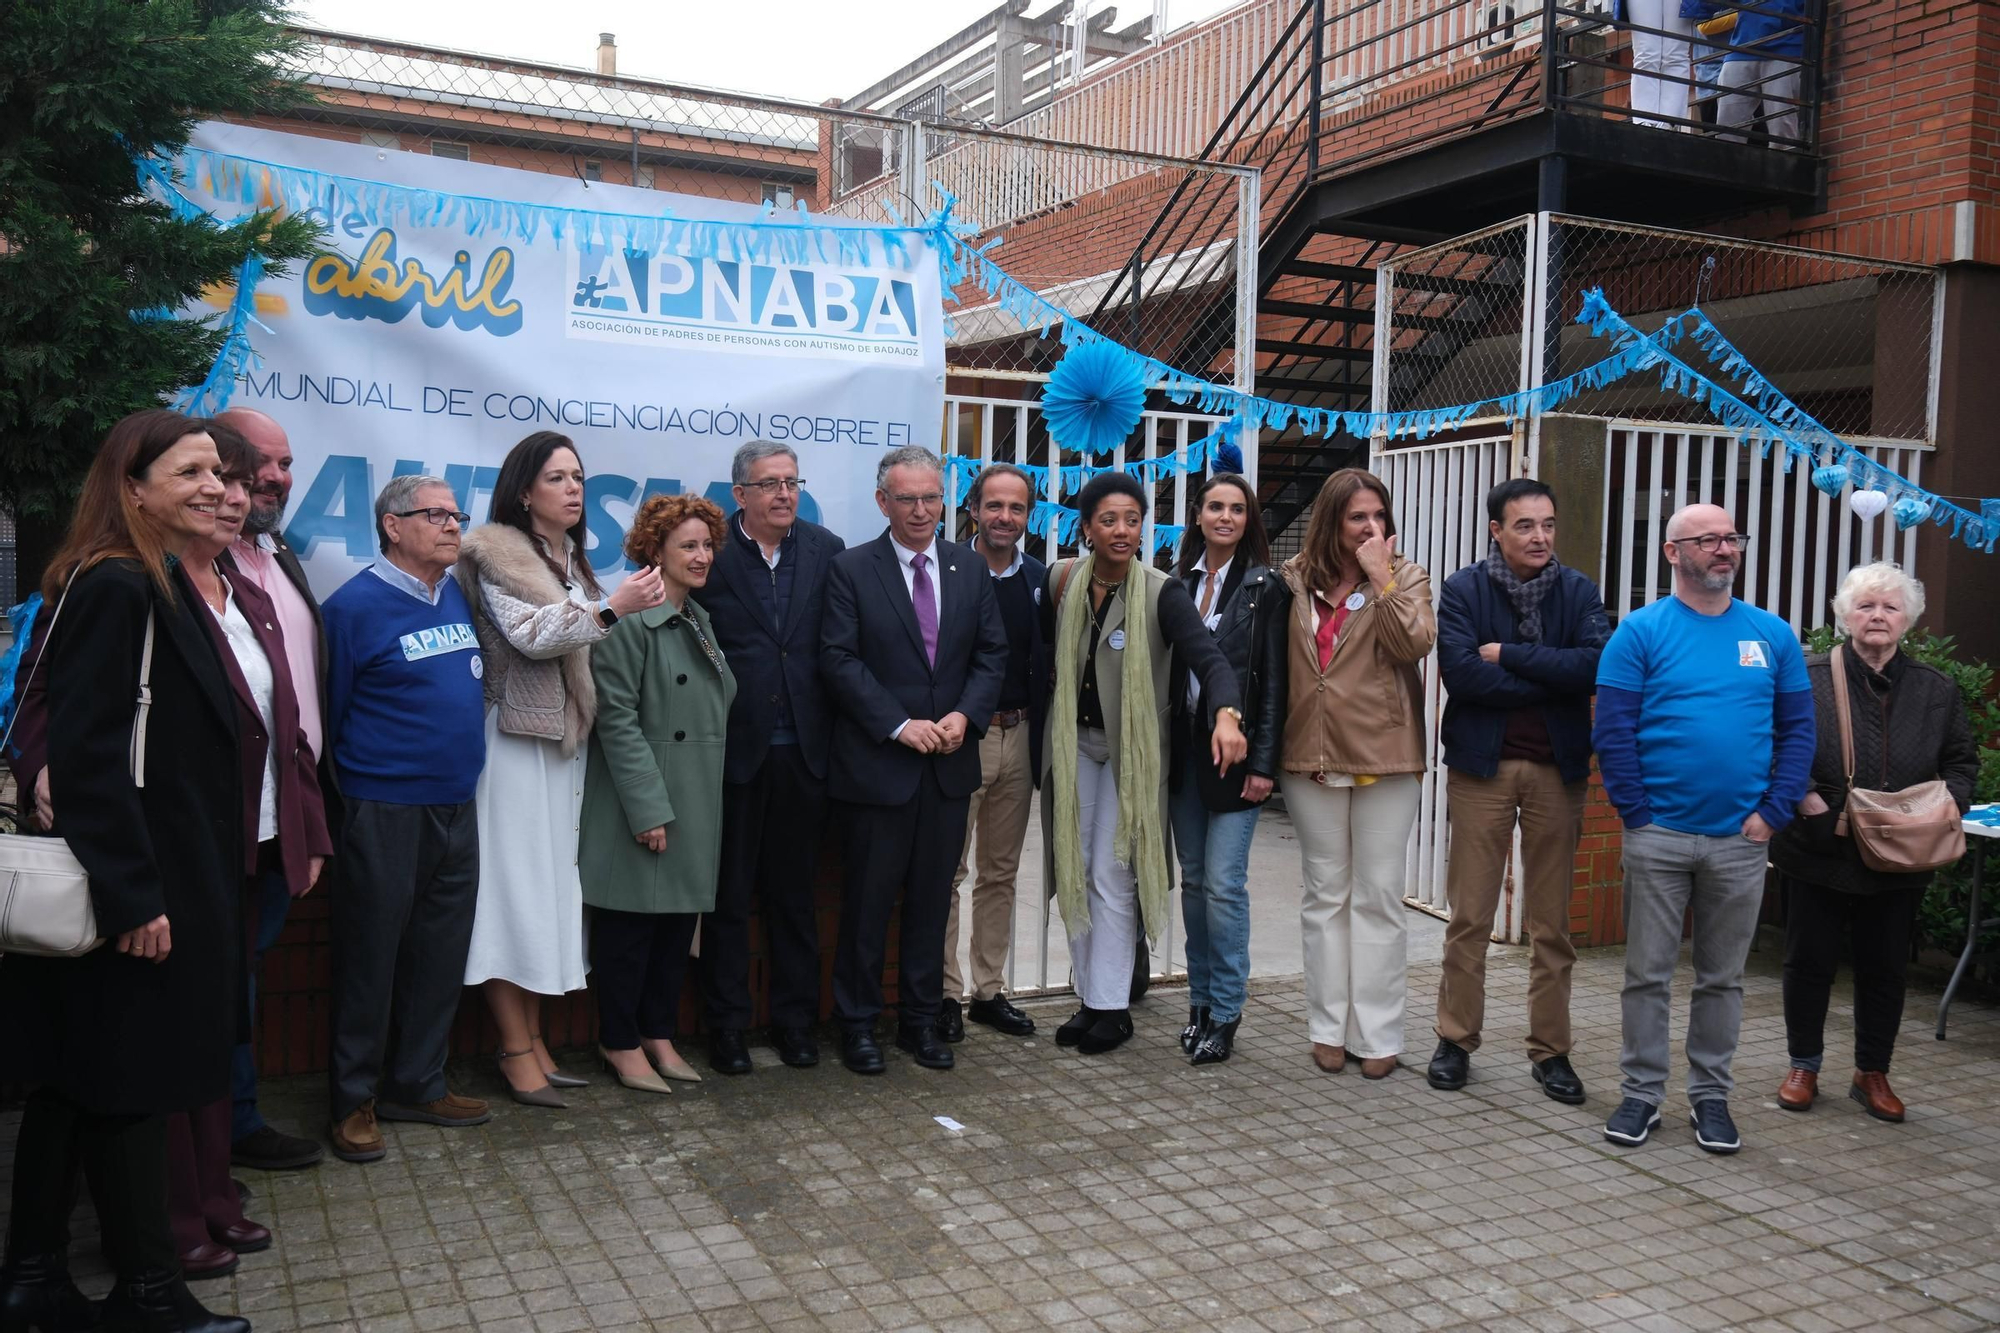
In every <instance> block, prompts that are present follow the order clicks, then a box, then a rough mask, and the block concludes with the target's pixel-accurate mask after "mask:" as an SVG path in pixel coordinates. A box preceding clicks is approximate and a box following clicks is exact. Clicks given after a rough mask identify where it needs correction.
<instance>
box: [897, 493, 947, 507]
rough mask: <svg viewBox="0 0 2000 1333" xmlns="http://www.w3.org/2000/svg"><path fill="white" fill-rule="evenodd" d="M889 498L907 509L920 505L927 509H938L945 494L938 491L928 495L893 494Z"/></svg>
mask: <svg viewBox="0 0 2000 1333" xmlns="http://www.w3.org/2000/svg"><path fill="white" fill-rule="evenodd" d="M889 498H890V499H891V500H893V501H895V502H896V503H897V504H899V505H901V506H902V507H903V508H905V509H916V508H918V507H920V506H921V507H922V508H925V509H936V508H937V507H938V506H939V505H941V504H943V503H944V496H943V495H942V494H940V493H939V492H937V491H932V492H930V493H929V494H927V495H892V496H890V497H889Z"/></svg>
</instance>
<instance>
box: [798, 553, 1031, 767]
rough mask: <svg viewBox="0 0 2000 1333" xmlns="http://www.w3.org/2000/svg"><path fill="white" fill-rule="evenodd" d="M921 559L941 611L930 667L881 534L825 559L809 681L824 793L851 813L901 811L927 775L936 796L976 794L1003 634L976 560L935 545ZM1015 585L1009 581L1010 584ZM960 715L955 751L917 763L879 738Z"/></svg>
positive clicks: (1000, 677) (996, 696) (986, 577)
mask: <svg viewBox="0 0 2000 1333" xmlns="http://www.w3.org/2000/svg"><path fill="white" fill-rule="evenodd" d="M931 555H932V556H933V557H934V560H935V564H934V568H935V570H936V573H937V577H938V579H939V580H940V581H939V584H938V588H939V592H940V594H941V601H942V603H943V605H942V608H941V614H940V616H939V618H938V642H937V663H936V665H935V666H933V665H932V664H931V663H930V662H928V661H926V660H925V659H924V641H923V636H922V632H921V631H920V630H918V628H917V613H916V608H915V607H913V606H912V605H911V604H910V593H909V589H908V588H907V587H906V586H905V585H904V583H903V571H902V569H901V567H900V566H899V565H898V564H897V562H896V552H895V548H894V545H893V544H892V543H891V541H890V539H889V534H888V533H887V532H886V531H885V532H883V534H882V535H881V536H880V537H877V538H876V539H875V540H874V541H872V542H869V543H868V544H867V545H866V546H856V547H854V548H852V549H850V550H846V551H843V552H841V553H840V554H839V555H837V556H835V557H834V560H833V563H832V566H831V567H830V569H829V570H828V573H827V580H826V621H825V628H824V634H823V637H822V640H821V646H820V657H819V660H820V673H821V675H822V676H823V677H824V679H825V682H826V691H827V694H828V696H829V698H830V700H831V702H832V704H833V708H834V719H833V749H832V753H831V754H830V756H829V758H828V768H829V772H830V779H829V786H830V788H831V790H832V791H833V793H834V794H835V795H837V796H838V797H839V798H840V799H841V800H844V801H851V802H854V803H855V804H858V805H901V804H903V803H904V802H906V801H908V800H910V799H911V798H913V797H914V796H915V795H916V794H917V783H918V782H919V781H920V780H921V779H922V777H923V773H924V769H925V767H926V766H929V767H930V768H931V770H932V771H933V772H934V773H935V774H936V776H937V782H938V786H939V787H940V788H941V789H943V791H944V794H945V795H946V796H953V797H957V796H970V795H972V793H973V792H975V791H977V790H979V784H980V781H981V777H980V771H979V747H978V746H976V745H973V744H970V743H969V742H971V741H974V740H977V739H978V738H979V737H981V736H984V735H985V734H986V727H987V724H988V723H990V722H991V721H992V720H993V710H994V708H995V707H996V706H997V705H998V704H999V702H1000V685H1001V682H1002V681H1004V680H1005V679H1006V675H1007V632H1006V629H1005V628H1004V627H1003V625H1002V624H1001V621H1000V603H999V600H998V599H997V598H996V597H995V596H994V595H993V576H992V575H991V574H989V573H988V572H987V569H986V558H985V557H984V556H982V555H980V554H979V553H978V552H976V551H973V550H971V549H970V548H968V547H964V546H960V545H958V544H957V543H956V542H948V541H943V540H939V541H937V542H935V543H933V544H932V547H931ZM1017 577H1018V576H1017ZM947 713H962V714H964V715H965V720H966V723H967V727H966V731H967V735H966V740H967V742H968V743H967V744H964V745H961V746H959V747H958V749H957V750H955V751H953V752H952V753H950V754H940V755H927V754H919V753H917V752H916V751H915V750H912V749H911V748H910V747H909V746H907V745H904V744H903V743H902V742H901V741H899V740H896V739H895V738H894V737H893V736H892V734H891V733H893V732H894V731H895V730H896V728H897V727H899V726H901V725H902V724H903V723H904V722H905V721H907V720H909V719H911V718H921V719H923V720H925V721H929V722H935V721H937V720H938V719H940V718H942V717H944V716H945V715H946V714H947Z"/></svg>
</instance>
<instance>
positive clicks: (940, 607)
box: [889, 536, 944, 740]
mask: <svg viewBox="0 0 2000 1333" xmlns="http://www.w3.org/2000/svg"><path fill="white" fill-rule="evenodd" d="M889 548H890V549H891V550H893V551H894V552H895V553H896V567H897V568H898V569H900V570H902V571H903V591H904V592H905V593H907V594H909V598H910V605H911V607H913V608H914V607H915V606H916V604H917V567H916V566H915V565H912V564H911V563H910V561H911V560H912V559H914V558H915V557H917V556H920V555H921V556H924V557H925V558H926V563H925V565H924V573H926V574H928V575H930V580H931V606H932V608H933V609H934V610H935V611H936V612H937V624H938V632H939V633H943V632H944V580H943V579H942V578H940V577H939V575H938V561H937V543H936V542H932V543H931V544H930V548H929V549H928V550H924V551H912V550H911V549H910V548H909V547H907V546H905V545H903V544H902V543H901V542H899V541H897V540H896V539H895V537H893V536H892V537H890V538H889ZM913 614H914V612H913ZM909 725H910V719H909V718H904V719H903V720H902V721H901V722H898V723H897V724H896V729H895V730H894V731H892V732H890V733H889V739H890V740H894V739H896V738H897V737H898V736H900V735H902V734H903V728H904V727H907V726H909Z"/></svg>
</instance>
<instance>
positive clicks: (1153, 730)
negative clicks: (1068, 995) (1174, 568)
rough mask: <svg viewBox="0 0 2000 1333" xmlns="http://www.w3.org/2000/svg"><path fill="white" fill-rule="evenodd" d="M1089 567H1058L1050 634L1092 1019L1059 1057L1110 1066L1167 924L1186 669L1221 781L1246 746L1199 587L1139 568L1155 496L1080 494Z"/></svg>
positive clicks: (1060, 803)
mask: <svg viewBox="0 0 2000 1333" xmlns="http://www.w3.org/2000/svg"><path fill="white" fill-rule="evenodd" d="M1077 508H1078V509H1079V510H1080V511H1082V516H1083V523H1082V527H1081V531H1082V533H1083V540H1084V542H1085V543H1086V544H1087V545H1088V546H1089V548H1090V550H1089V552H1088V554H1085V555H1083V556H1081V557H1079V558H1077V559H1075V560H1064V561H1060V562H1058V563H1057V564H1056V565H1054V566H1052V567H1051V568H1050V570H1049V579H1048V587H1047V589H1046V591H1045V593H1044V595H1043V597H1042V623H1043V627H1044V635H1045V637H1046V638H1047V639H1048V640H1049V641H1050V642H1053V643H1054V644H1055V671H1056V682H1055V692H1054V694H1053V696H1052V698H1051V704H1050V709H1049V722H1048V741H1047V743H1046V744H1045V745H1044V746H1043V747H1042V764H1043V770H1042V827H1043V829H1044V838H1043V845H1044V848H1045V850H1044V853H1043V856H1044V865H1045V870H1044V880H1045V882H1046V883H1048V884H1049V885H1050V886H1051V887H1052V890H1053V892H1054V894H1055V898H1056V904H1057V906H1058V907H1059V908H1060V909H1061V910H1062V917H1063V924H1064V926H1065V927H1066V928H1067V930H1068V932H1069V942H1070V962H1071V970H1072V971H1073V972H1074V973H1075V977H1076V991H1077V995H1078V997H1079V998H1080V999H1081V1000H1082V1001H1083V1004H1082V1007H1081V1008H1079V1009H1078V1010H1077V1011H1076V1013H1075V1014H1074V1015H1073V1016H1072V1017H1071V1018H1070V1020H1069V1021H1068V1022H1067V1023H1064V1024H1063V1025H1062V1026H1061V1027H1059V1028H1057V1029H1056V1044H1057V1045H1058V1046H1074V1047H1076V1048H1077V1049H1078V1050H1080V1051H1081V1052H1082V1053H1083V1054H1085V1055H1098V1054H1101V1053H1103V1052H1105V1051H1109V1050H1112V1049H1114V1048H1116V1047H1118V1046H1122V1045H1123V1044H1124V1043H1125V1042H1126V1041H1127V1040H1129V1039H1130V1038H1131V1036H1132V1013H1131V1007H1130V1006H1131V995H1132V964H1133V959H1134V956H1135V955H1136V953H1137V951H1138V947H1139V941H1140V938H1141V936H1142V932H1143V936H1144V938H1146V939H1157V938H1158V937H1159V933H1160V930H1161V928H1162V927H1163V926H1164V925H1165V924H1166V921H1165V917H1166V911H1167V895H1168V893H1169V892H1170V890H1171V888H1172V883H1171V880H1170V877H1169V874H1168V871H1167V838H1168V832H1167V829H1168V817H1167V768H1168V757H1169V755H1170V754H1171V741H1170V737H1169V734H1168V731H1169V728H1168V723H1169V720H1170V718H1171V717H1172V712H1173V665H1174V662H1175V661H1176V659H1178V660H1179V661H1180V663H1181V664H1182V666H1184V667H1185V668H1187V669H1189V670H1192V671H1193V672H1194V673H1195V675H1196V676H1197V677H1199V678H1200V681H1201V703H1200V705H1199V707H1200V709H1201V711H1202V713H1203V715H1204V723H1205V726H1206V727H1207V728H1209V729H1210V730H1211V732H1212V736H1211V739H1210V741H1209V744H1208V746H1207V748H1206V749H1205V750H1204V751H1203V758H1204V760H1205V761H1206V762H1209V763H1213V764H1215V765H1216V766H1217V767H1219V768H1227V767H1231V766H1234V765H1236V764H1239V763H1241V762H1242V760H1243V755H1244V753H1245V751H1246V748H1247V746H1246V744H1245V741H1244V739H1243V713H1242V710H1241V709H1240V708H1239V707H1238V706H1237V692H1236V676H1235V673H1234V672H1232V671H1231V670H1230V669H1229V663H1228V662H1227V661H1226V660H1225V659H1224V658H1223V656H1222V652H1221V650H1220V649H1218V648H1217V647H1216V646H1215V640H1214V639H1213V638H1211V637H1210V636H1209V633H1208V630H1207V628H1206V627H1204V626H1203V625H1202V623H1201V617H1200V616H1199V615H1198V614H1197V613H1196V611H1195V605H1194V603H1193V602H1192V601H1191V600H1189V598H1188V593H1187V589H1186V588H1184V587H1183V586H1181V584H1180V583H1179V582H1178V581H1177V580H1175V579H1174V578H1172V577H1170V576H1169V575H1167V574H1165V573H1163V572H1161V571H1160V570H1157V569H1153V568H1151V567H1150V566H1148V565H1147V564H1146V562H1145V561H1144V560H1142V559H1140V558H1138V553H1139V545H1140V540H1141V538H1142V536H1143V535H1144V532H1145V522H1146V491H1145V488H1144V487H1142V486H1141V485H1140V484H1139V483H1138V482H1136V481H1134V480H1133V479H1132V478H1131V477H1129V476H1127V475H1126V474H1124V473H1123V472H1106V473H1102V474H1100V475H1099V476H1096V477H1093V478H1091V479H1090V481H1089V482H1087V483H1085V485H1084V488H1083V490H1082V492H1081V493H1079V494H1078V496H1077Z"/></svg>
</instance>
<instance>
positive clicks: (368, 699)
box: [320, 569, 486, 805]
mask: <svg viewBox="0 0 2000 1333" xmlns="http://www.w3.org/2000/svg"><path fill="white" fill-rule="evenodd" d="M397 572H398V573H400V571H397ZM406 581H407V576H406ZM320 614H321V616H322V618H323V619H324V620H325V622H326V712H327V716H326V735H327V744H328V746H329V747H331V748H330V749H329V753H330V754H331V755H332V757H333V766H334V773H335V774H336V775H337V776H338V778H339V780H340V790H341V794H342V795H343V796H347V797H349V798H352V799H357V800H363V801H385V802H387V803H389V804H391V805H458V804H460V803H462V802H465V801H469V800H471V799H472V796H473V792H474V791H475V790H476V789H477V788H478V785H479V770H480V769H481V768H482V767H483V766H484V765H485V763H486V697H485V685H484V683H483V677H484V675H485V663H484V662H483V661H482V660H481V659H480V656H479V638H478V636H477V635H475V634H474V633H473V629H472V610H471V608H470V607H468V606H467V605H466V602H465V594H464V593H462V592H460V591H459V588H458V580H457V579H454V578H451V577H449V576H447V577H446V578H445V580H444V582H443V584H442V585H441V587H440V589H439V594H438V599H437V602H436V603H435V604H432V603H430V602H428V601H426V600H424V599H422V598H419V597H417V596H415V595H413V594H412V593H411V592H410V591H408V590H407V589H406V588H405V587H402V586H397V585H394V584H392V583H390V582H389V581H388V580H387V579H385V578H384V576H383V575H381V574H378V573H376V572H375V570H373V569H364V570H362V571H361V572H360V573H359V574H356V575H355V576H354V577H353V578H351V579H349V580H348V581H347V582H346V583H344V584H342V585H341V588H340V590H339V591H338V592H336V593H334V594H333V596H331V597H329V598H327V599H326V601H325V603H324V604H323V605H322V606H321V607H320Z"/></svg>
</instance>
